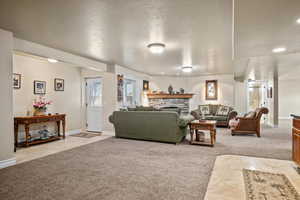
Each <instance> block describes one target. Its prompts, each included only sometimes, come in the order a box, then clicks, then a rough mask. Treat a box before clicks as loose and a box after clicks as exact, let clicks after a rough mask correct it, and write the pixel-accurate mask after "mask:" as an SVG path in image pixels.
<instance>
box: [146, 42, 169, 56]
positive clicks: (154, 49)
mask: <svg viewBox="0 0 300 200" xmlns="http://www.w3.org/2000/svg"><path fill="white" fill-rule="evenodd" d="M147 47H148V48H149V49H150V51H151V53H154V54H161V53H163V52H164V50H165V48H166V45H164V44H162V43H152V44H149V45H148V46H147Z"/></svg>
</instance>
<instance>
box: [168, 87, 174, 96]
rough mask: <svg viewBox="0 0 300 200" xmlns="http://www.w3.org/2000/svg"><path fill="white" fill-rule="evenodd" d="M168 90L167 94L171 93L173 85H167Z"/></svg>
mask: <svg viewBox="0 0 300 200" xmlns="http://www.w3.org/2000/svg"><path fill="white" fill-rule="evenodd" d="M168 92H169V94H173V87H172V85H170V86H169V87H168Z"/></svg>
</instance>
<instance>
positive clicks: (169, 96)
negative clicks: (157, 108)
mask: <svg viewBox="0 0 300 200" xmlns="http://www.w3.org/2000/svg"><path fill="white" fill-rule="evenodd" d="M193 95H194V94H147V96H148V98H149V99H191V98H192V97H193Z"/></svg>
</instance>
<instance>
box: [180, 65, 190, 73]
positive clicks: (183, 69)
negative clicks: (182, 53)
mask: <svg viewBox="0 0 300 200" xmlns="http://www.w3.org/2000/svg"><path fill="white" fill-rule="evenodd" d="M181 70H182V71H183V72H186V73H189V72H192V71H193V67H192V66H183V67H182V68H181Z"/></svg>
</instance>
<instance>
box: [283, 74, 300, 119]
mask: <svg viewBox="0 0 300 200" xmlns="http://www.w3.org/2000/svg"><path fill="white" fill-rule="evenodd" d="M299 82H300V77H299V79H291V80H286V79H285V80H280V81H279V118H280V119H288V118H290V115H291V114H296V115H300V90H299Z"/></svg>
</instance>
